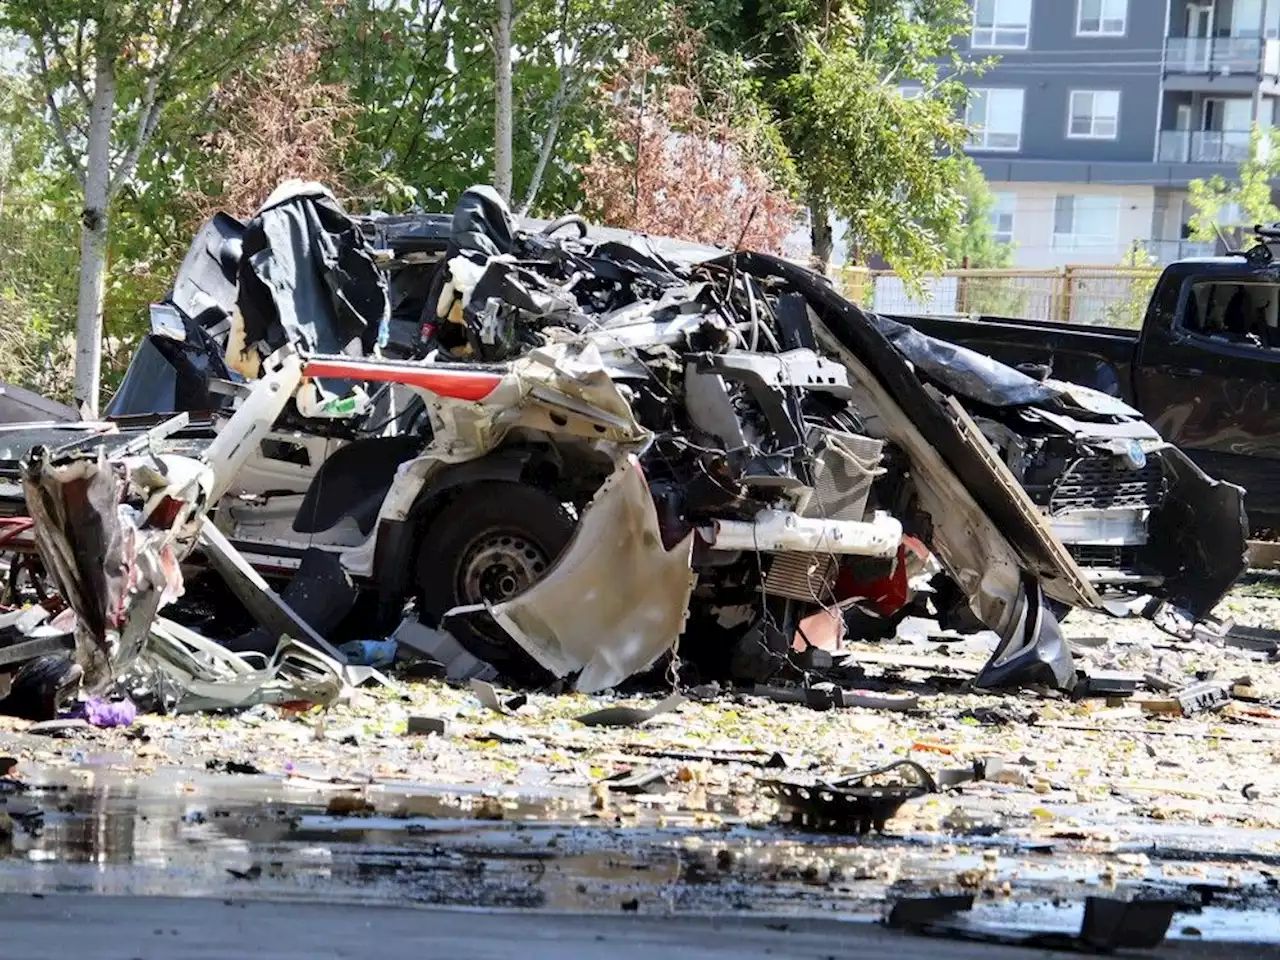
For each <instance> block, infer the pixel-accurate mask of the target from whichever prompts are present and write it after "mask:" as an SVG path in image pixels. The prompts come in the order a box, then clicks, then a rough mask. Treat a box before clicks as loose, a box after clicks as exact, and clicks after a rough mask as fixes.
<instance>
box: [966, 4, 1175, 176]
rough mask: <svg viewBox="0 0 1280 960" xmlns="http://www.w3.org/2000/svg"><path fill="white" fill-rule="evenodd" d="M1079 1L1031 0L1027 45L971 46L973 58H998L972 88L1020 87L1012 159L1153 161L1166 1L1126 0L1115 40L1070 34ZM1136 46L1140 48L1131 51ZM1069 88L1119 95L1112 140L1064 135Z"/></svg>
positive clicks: (983, 153) (982, 153)
mask: <svg viewBox="0 0 1280 960" xmlns="http://www.w3.org/2000/svg"><path fill="white" fill-rule="evenodd" d="M1078 5H1079V0H1032V2H1031V33H1030V37H1029V43H1028V47H1027V49H1026V50H985V49H981V48H978V49H973V50H972V51H971V52H972V55H973V56H975V57H976V56H985V55H988V54H992V55H995V56H998V57H999V58H1000V59H999V63H998V64H997V65H996V66H994V67H992V68H991V69H989V70H987V72H986V73H984V74H983V75H982V76H981V77H980V78H978V79H976V80H974V81H972V85H973V86H974V87H1021V88H1022V89H1023V90H1025V91H1026V94H1025V106H1024V110H1023V121H1022V149H1021V150H1019V151H1018V152H1017V154H1016V155H1017V156H1019V157H1023V158H1026V159H1029V160H1077V161H1087V162H1109V161H1147V162H1150V161H1151V160H1153V159H1154V158H1155V144H1156V118H1157V116H1158V115H1159V113H1160V91H1161V89H1162V86H1161V81H1162V73H1161V69H1160V66H1159V60H1160V56H1159V54H1158V53H1155V51H1159V50H1161V49H1163V45H1164V38H1165V14H1166V4H1165V3H1162V2H1158V0H1129V13H1128V19H1127V22H1126V24H1125V26H1126V30H1125V34H1124V35H1123V36H1119V37H1079V36H1076V21H1077V10H1078ZM1137 50H1141V51H1143V53H1142V54H1141V55H1138V54H1135V53H1134V51H1137ZM1118 64H1121V65H1118ZM1130 64H1138V66H1130ZM1072 90H1115V91H1118V92H1119V94H1120V118H1119V125H1118V131H1117V136H1116V139H1114V140H1093V139H1079V138H1072V137H1068V136H1067V124H1068V118H1069V116H1070V97H1071V91H1072ZM973 154H974V156H975V158H985V157H987V156H991V155H992V153H991V152H989V151H978V150H975V151H973Z"/></svg>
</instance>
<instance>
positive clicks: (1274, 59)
mask: <svg viewBox="0 0 1280 960" xmlns="http://www.w3.org/2000/svg"><path fill="white" fill-rule="evenodd" d="M1164 71H1165V73H1167V74H1170V75H1177V74H1183V75H1203V74H1212V75H1214V76H1218V77H1232V76H1243V77H1263V76H1266V77H1276V76H1280V40H1263V39H1260V38H1258V37H1212V38H1209V37H1170V38H1169V39H1168V40H1166V41H1165V45H1164Z"/></svg>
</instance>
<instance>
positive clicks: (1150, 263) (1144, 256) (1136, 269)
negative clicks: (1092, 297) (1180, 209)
mask: <svg viewBox="0 0 1280 960" xmlns="http://www.w3.org/2000/svg"><path fill="white" fill-rule="evenodd" d="M1157 262H1158V261H1157V260H1156V258H1155V257H1153V256H1152V255H1151V254H1149V253H1148V252H1147V251H1146V250H1144V249H1143V248H1142V246H1141V245H1140V244H1137V243H1135V244H1134V245H1133V247H1131V248H1130V249H1129V251H1128V252H1127V253H1126V254H1125V255H1124V258H1123V259H1122V260H1121V261H1120V266H1122V267H1124V268H1125V269H1124V270H1123V271H1121V275H1120V276H1119V277H1117V278H1116V279H1117V280H1118V281H1119V282H1120V283H1122V284H1124V285H1125V289H1124V294H1123V295H1122V296H1121V297H1120V298H1119V299H1117V300H1116V301H1115V303H1113V304H1111V305H1110V306H1109V307H1107V309H1106V310H1105V311H1104V312H1103V315H1102V322H1103V324H1104V325H1105V326H1108V327H1127V328H1129V329H1131V330H1140V329H1141V328H1142V321H1143V320H1144V319H1145V318H1146V316H1147V305H1148V304H1149V303H1150V302H1151V294H1152V292H1153V291H1154V290H1155V288H1156V281H1157V280H1159V279H1160V270H1159V267H1158V266H1157ZM1112 282H1115V281H1112Z"/></svg>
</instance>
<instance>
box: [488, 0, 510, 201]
mask: <svg viewBox="0 0 1280 960" xmlns="http://www.w3.org/2000/svg"><path fill="white" fill-rule="evenodd" d="M511 7H512V0H498V19H497V22H496V23H494V25H493V76H494V84H495V86H496V90H495V91H494V123H493V186H494V188H495V189H496V190H497V191H498V192H499V193H500V194H502V196H503V197H504V198H505V199H506V200H508V201H510V200H511V187H512V172H511V170H512V162H511V125H512V119H511V115H512V110H513V106H512V101H513V94H512V90H511V21H512V10H511Z"/></svg>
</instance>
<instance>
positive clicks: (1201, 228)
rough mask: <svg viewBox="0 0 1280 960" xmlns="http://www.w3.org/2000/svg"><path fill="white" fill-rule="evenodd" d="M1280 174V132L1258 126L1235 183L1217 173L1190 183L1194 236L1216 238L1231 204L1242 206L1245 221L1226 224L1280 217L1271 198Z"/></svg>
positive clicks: (1265, 221)
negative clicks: (1206, 178)
mask: <svg viewBox="0 0 1280 960" xmlns="http://www.w3.org/2000/svg"><path fill="white" fill-rule="evenodd" d="M1277 177H1280V131H1277V130H1274V129H1270V130H1267V131H1265V132H1264V131H1263V129H1262V128H1261V127H1260V126H1255V127H1254V128H1253V133H1252V134H1251V135H1250V137H1249V156H1248V158H1247V159H1246V160H1245V161H1244V162H1243V163H1241V164H1240V170H1239V173H1238V174H1237V176H1236V180H1235V181H1234V182H1228V181H1227V180H1226V179H1225V178H1223V177H1221V176H1219V175H1216V174H1215V175H1214V176H1212V177H1210V178H1209V179H1208V180H1192V181H1191V183H1190V184H1189V185H1188V188H1187V189H1188V195H1189V196H1188V199H1189V200H1190V202H1191V207H1192V209H1193V210H1194V211H1195V213H1193V214H1192V215H1191V236H1192V239H1195V240H1202V241H1206V240H1214V239H1216V237H1217V235H1218V233H1217V230H1216V229H1215V226H1223V224H1221V222H1220V219H1219V217H1220V215H1221V213H1222V209H1223V207H1226V206H1228V205H1230V204H1235V205H1237V206H1238V207H1239V209H1240V214H1241V217H1242V218H1243V220H1244V222H1243V224H1238V223H1232V224H1226V225H1225V226H1228V227H1237V226H1248V227H1252V226H1253V225H1254V224H1258V223H1267V224H1269V223H1275V222H1276V221H1277V220H1280V210H1278V209H1277V208H1276V206H1275V204H1274V203H1272V201H1271V185H1272V183H1273V182H1274V181H1275V179H1276V178H1277Z"/></svg>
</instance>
